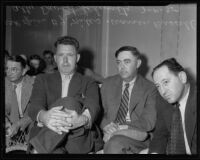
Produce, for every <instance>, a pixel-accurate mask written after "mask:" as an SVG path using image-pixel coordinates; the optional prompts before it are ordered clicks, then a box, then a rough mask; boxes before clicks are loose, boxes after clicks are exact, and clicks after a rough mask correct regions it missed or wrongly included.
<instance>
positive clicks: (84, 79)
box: [74, 72, 95, 83]
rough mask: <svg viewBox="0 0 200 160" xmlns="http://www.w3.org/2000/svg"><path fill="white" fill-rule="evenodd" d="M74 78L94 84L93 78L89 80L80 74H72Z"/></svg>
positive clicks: (88, 77)
mask: <svg viewBox="0 0 200 160" xmlns="http://www.w3.org/2000/svg"><path fill="white" fill-rule="evenodd" d="M74 78H76V79H79V80H81V81H82V82H86V83H87V82H95V80H94V79H93V78H91V77H90V76H87V75H83V74H81V73H78V72H76V73H75V74H74Z"/></svg>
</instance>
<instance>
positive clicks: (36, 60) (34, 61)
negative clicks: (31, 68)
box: [31, 59, 40, 63]
mask: <svg viewBox="0 0 200 160" xmlns="http://www.w3.org/2000/svg"><path fill="white" fill-rule="evenodd" d="M39 62H40V61H39V59H32V60H31V63H39Z"/></svg>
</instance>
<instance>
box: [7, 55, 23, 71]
mask: <svg viewBox="0 0 200 160" xmlns="http://www.w3.org/2000/svg"><path fill="white" fill-rule="evenodd" d="M8 60H10V61H14V62H18V63H20V64H21V66H22V67H23V68H25V67H26V61H25V59H24V58H22V57H21V56H20V55H13V56H8V58H7V61H8Z"/></svg>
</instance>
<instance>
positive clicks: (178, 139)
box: [167, 103, 186, 154]
mask: <svg viewBox="0 0 200 160" xmlns="http://www.w3.org/2000/svg"><path fill="white" fill-rule="evenodd" d="M179 106H180V104H178V103H177V104H176V107H175V109H174V113H173V117H172V124H171V133H170V138H169V141H168V145H167V154H186V149H185V140H184V134H183V125H182V119H181V112H180V109H179Z"/></svg>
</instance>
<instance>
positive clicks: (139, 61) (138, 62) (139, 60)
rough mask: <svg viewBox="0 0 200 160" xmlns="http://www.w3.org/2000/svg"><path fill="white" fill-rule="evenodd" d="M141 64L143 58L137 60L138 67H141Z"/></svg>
mask: <svg viewBox="0 0 200 160" xmlns="http://www.w3.org/2000/svg"><path fill="white" fill-rule="evenodd" d="M141 64H142V61H141V59H138V60H137V68H139V67H140V66H141Z"/></svg>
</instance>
